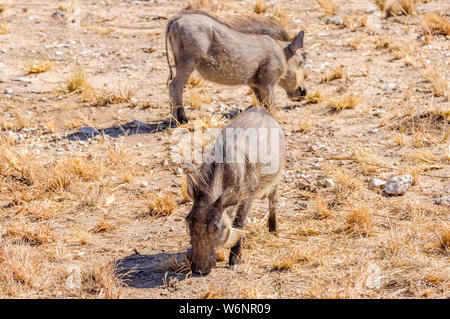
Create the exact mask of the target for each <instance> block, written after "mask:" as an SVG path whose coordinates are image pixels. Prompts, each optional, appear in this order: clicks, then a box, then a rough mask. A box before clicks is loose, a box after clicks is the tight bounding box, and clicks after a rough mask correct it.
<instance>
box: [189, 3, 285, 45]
mask: <svg viewBox="0 0 450 319" xmlns="http://www.w3.org/2000/svg"><path fill="white" fill-rule="evenodd" d="M181 14H201V15H204V16H207V17H209V18H211V19H213V20H215V21H217V22H219V23H221V24H223V25H226V26H227V27H229V28H231V29H233V30H236V31H239V32H242V33H247V34H261V35H262V34H266V35H268V36H270V37H272V38H273V39H275V40H278V41H285V42H287V41H291V40H292V39H291V37H290V36H289V34H288V33H287V31H286V30H285V29H284V27H283V26H282V25H281V24H280V23H279V22H277V21H275V20H274V19H271V18H266V17H259V16H254V15H249V14H248V15H240V16H227V17H226V21H224V20H225V19H223V20H222V19H219V18H217V17H214V16H212V15H211V14H209V13H207V12H204V11H200V10H190V9H186V10H184V11H183V12H181Z"/></svg>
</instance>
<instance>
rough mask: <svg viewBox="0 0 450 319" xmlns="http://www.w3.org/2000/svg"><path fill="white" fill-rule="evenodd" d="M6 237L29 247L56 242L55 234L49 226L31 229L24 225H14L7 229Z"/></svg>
mask: <svg viewBox="0 0 450 319" xmlns="http://www.w3.org/2000/svg"><path fill="white" fill-rule="evenodd" d="M5 236H6V237H7V238H9V239H13V240H20V241H23V242H24V243H27V244H29V245H42V244H44V243H49V242H52V241H54V240H55V235H54V233H53V232H52V231H51V230H50V228H49V227H48V226H43V225H41V226H39V227H35V228H32V229H30V228H28V227H26V226H25V225H23V224H12V225H9V226H8V227H7V228H6V231H5Z"/></svg>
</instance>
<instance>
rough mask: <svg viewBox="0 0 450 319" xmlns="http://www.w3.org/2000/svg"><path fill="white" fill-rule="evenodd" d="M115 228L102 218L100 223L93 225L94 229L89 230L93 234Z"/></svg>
mask: <svg viewBox="0 0 450 319" xmlns="http://www.w3.org/2000/svg"><path fill="white" fill-rule="evenodd" d="M116 228H117V227H116V226H114V225H113V224H111V223H110V222H109V221H108V220H107V219H106V217H102V218H101V219H100V221H99V222H98V223H97V225H95V227H94V228H92V229H91V232H93V233H105V232H109V231H112V230H115V229H116Z"/></svg>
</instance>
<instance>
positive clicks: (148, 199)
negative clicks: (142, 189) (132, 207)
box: [141, 192, 178, 217]
mask: <svg viewBox="0 0 450 319" xmlns="http://www.w3.org/2000/svg"><path fill="white" fill-rule="evenodd" d="M141 199H142V200H143V201H144V206H145V207H146V209H147V212H145V215H146V216H152V217H161V216H169V215H171V214H172V213H173V212H174V211H175V210H176V209H177V206H178V205H177V203H176V201H175V198H174V196H173V195H172V193H169V192H165V193H159V194H157V193H149V194H147V195H146V196H145V197H144V198H141Z"/></svg>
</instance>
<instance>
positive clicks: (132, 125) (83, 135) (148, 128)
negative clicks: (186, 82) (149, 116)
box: [66, 120, 174, 141]
mask: <svg viewBox="0 0 450 319" xmlns="http://www.w3.org/2000/svg"><path fill="white" fill-rule="evenodd" d="M173 126H174V124H173V123H171V122H170V120H163V121H160V122H155V123H150V124H146V123H144V122H140V121H137V120H134V121H131V122H128V123H125V124H123V125H116V126H111V127H107V128H104V129H98V130H97V129H95V128H93V127H90V126H84V127H82V128H80V129H79V130H78V131H77V132H74V133H71V134H69V135H67V136H66V138H67V139H69V140H72V141H86V140H88V139H90V138H93V137H94V136H97V135H106V136H109V137H112V138H117V137H119V136H129V135H134V134H154V133H157V132H162V131H166V130H167V129H168V128H170V127H173Z"/></svg>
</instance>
